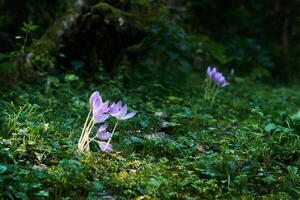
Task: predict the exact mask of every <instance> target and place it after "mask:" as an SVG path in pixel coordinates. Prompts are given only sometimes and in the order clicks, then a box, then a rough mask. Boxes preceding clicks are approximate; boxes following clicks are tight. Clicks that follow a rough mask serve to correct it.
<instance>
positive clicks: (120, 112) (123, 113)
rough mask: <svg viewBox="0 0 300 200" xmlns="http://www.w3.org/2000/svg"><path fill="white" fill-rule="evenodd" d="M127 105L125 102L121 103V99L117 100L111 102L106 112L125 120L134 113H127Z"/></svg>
mask: <svg viewBox="0 0 300 200" xmlns="http://www.w3.org/2000/svg"><path fill="white" fill-rule="evenodd" d="M127 110H128V108H127V105H126V104H124V105H123V104H122V101H119V102H118V103H113V104H112V105H111V106H110V107H109V109H108V113H109V114H110V115H111V116H113V117H115V118H117V119H118V120H127V119H130V118H132V117H134V116H135V115H136V112H131V113H129V114H127Z"/></svg>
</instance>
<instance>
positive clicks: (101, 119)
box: [93, 113, 109, 124]
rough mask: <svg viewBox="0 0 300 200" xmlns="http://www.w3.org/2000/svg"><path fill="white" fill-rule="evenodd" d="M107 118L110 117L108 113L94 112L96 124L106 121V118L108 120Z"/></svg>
mask: <svg viewBox="0 0 300 200" xmlns="http://www.w3.org/2000/svg"><path fill="white" fill-rule="evenodd" d="M107 118H109V115H108V114H102V113H95V114H94V113H93V120H94V123H95V124H98V123H101V122H104V121H105V120H107Z"/></svg>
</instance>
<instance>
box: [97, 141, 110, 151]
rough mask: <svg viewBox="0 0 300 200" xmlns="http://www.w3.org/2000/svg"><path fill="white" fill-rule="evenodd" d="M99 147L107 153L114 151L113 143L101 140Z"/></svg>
mask: <svg viewBox="0 0 300 200" xmlns="http://www.w3.org/2000/svg"><path fill="white" fill-rule="evenodd" d="M99 147H100V149H101V150H102V151H104V152H106V153H111V152H112V151H113V148H112V145H111V144H108V145H107V142H99Z"/></svg>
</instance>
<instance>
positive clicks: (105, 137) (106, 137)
mask: <svg viewBox="0 0 300 200" xmlns="http://www.w3.org/2000/svg"><path fill="white" fill-rule="evenodd" d="M96 136H97V138H99V139H100V140H109V139H110V138H111V137H112V134H111V133H110V132H104V133H103V132H101V133H97V134H96Z"/></svg>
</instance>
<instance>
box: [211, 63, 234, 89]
mask: <svg viewBox="0 0 300 200" xmlns="http://www.w3.org/2000/svg"><path fill="white" fill-rule="evenodd" d="M206 73H207V77H208V78H209V79H210V80H212V81H213V82H214V83H215V84H217V85H218V86H221V87H225V86H227V85H228V84H229V83H228V82H227V81H226V79H225V77H224V76H223V74H222V73H220V72H218V71H217V68H215V67H213V68H211V67H208V68H207V71H206Z"/></svg>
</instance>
